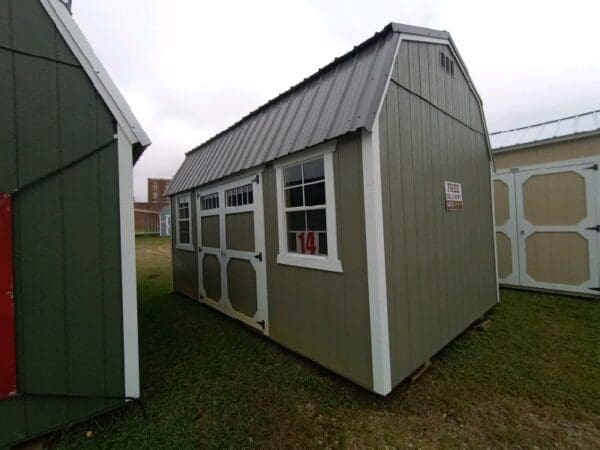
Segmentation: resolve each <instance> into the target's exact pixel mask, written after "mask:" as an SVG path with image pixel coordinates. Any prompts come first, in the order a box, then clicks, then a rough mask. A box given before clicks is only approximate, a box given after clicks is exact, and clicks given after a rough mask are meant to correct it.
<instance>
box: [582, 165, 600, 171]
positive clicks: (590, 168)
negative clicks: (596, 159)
mask: <svg viewBox="0 0 600 450" xmlns="http://www.w3.org/2000/svg"><path fill="white" fill-rule="evenodd" d="M584 170H596V171H597V170H598V164H594V165H593V166H590V167H586V168H585V169H584Z"/></svg>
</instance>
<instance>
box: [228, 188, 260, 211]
mask: <svg viewBox="0 0 600 450" xmlns="http://www.w3.org/2000/svg"><path fill="white" fill-rule="evenodd" d="M225 198H226V199H227V207H232V206H244V205H251V204H253V203H254V192H253V191H252V184H251V183H250V184H245V185H244V186H238V187H235V188H232V189H227V190H226V191H225Z"/></svg>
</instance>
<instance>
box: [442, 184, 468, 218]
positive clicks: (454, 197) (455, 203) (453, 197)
mask: <svg viewBox="0 0 600 450" xmlns="http://www.w3.org/2000/svg"><path fill="white" fill-rule="evenodd" d="M444 188H445V190H446V210H447V211H462V210H463V193H462V184H460V183H455V182H454V181H444Z"/></svg>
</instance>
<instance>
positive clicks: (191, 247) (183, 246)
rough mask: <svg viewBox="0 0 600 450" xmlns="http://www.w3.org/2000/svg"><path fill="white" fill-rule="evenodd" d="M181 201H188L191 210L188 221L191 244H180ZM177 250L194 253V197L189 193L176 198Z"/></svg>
mask: <svg viewBox="0 0 600 450" xmlns="http://www.w3.org/2000/svg"><path fill="white" fill-rule="evenodd" d="M181 199H187V201H188V205H189V208H190V217H189V220H188V231H189V236H190V242H189V243H185V242H179V200H181ZM175 248H176V249H177V250H188V251H190V252H193V251H194V237H193V236H192V196H191V195H190V194H189V193H187V194H181V195H178V196H176V197H175Z"/></svg>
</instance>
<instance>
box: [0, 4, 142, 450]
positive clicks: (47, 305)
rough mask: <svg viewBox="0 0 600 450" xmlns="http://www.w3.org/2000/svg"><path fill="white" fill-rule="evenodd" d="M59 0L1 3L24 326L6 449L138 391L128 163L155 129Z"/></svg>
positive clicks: (6, 148)
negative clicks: (147, 128)
mask: <svg viewBox="0 0 600 450" xmlns="http://www.w3.org/2000/svg"><path fill="white" fill-rule="evenodd" d="M66 7H67V5H63V3H62V2H59V1H57V0H7V1H5V2H0V68H1V70H2V76H1V77H0V90H1V91H2V92H3V95H5V98H6V100H7V101H5V102H1V103H0V117H1V118H2V121H3V123H4V125H3V126H4V128H3V133H2V135H1V136H0V159H2V161H3V164H2V166H1V168H0V192H3V193H9V195H10V196H11V198H12V203H13V206H14V209H13V211H14V214H13V216H12V217H11V219H12V225H13V228H14V230H15V236H18V238H16V239H14V240H13V247H14V252H13V254H12V257H13V263H14V267H15V269H16V270H15V277H14V286H15V290H14V305H15V316H16V318H17V323H18V324H19V325H18V327H17V330H16V334H15V337H16V343H17V345H16V348H17V357H18V361H19V363H18V365H17V391H16V393H15V395H13V396H11V397H10V398H6V399H2V400H1V401H0V416H1V417H3V418H6V420H4V421H3V422H2V423H0V447H4V446H7V445H13V444H15V443H17V442H22V441H24V440H27V439H31V438H33V437H36V436H40V435H43V434H46V433H48V432H52V431H54V430H57V429H60V428H61V427H64V426H66V425H68V424H71V423H75V422H79V421H82V420H84V419H87V418H90V417H93V416H95V415H98V414H101V413H104V412H106V411H109V410H112V409H115V408H118V407H120V406H122V405H124V404H125V403H126V402H127V401H130V400H131V399H134V398H138V397H139V396H140V383H139V362H138V359H139V349H138V323H137V292H136V273H135V244H134V236H135V235H134V221H133V164H134V161H135V160H137V159H138V158H139V157H140V155H141V154H142V152H143V151H144V149H145V148H146V147H147V146H148V145H149V144H150V141H149V140H148V137H147V135H146V134H145V133H144V131H143V129H142V128H141V126H140V125H139V123H138V122H137V120H136V119H135V117H134V116H133V114H132V113H131V110H130V109H129V107H128V106H127V104H126V103H125V101H124V99H123V97H122V96H121V94H120V93H119V91H118V90H117V88H116V86H115V85H114V83H113V82H112V81H111V79H110V78H109V76H108V74H107V73H106V71H105V70H104V68H103V67H102V65H101V64H100V62H99V61H98V59H97V58H96V56H95V55H94V53H93V51H92V50H91V47H90V46H89V44H88V43H87V42H86V41H85V39H84V37H83V35H82V34H81V31H80V30H79V29H78V27H77V25H76V24H75V22H74V21H73V18H72V17H71V15H70V14H69V12H68V11H67V9H66ZM74 186H75V188H74ZM90 236H93V239H90ZM40 242H43V243H44V245H39V243H40ZM48 411H52V414H48Z"/></svg>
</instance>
